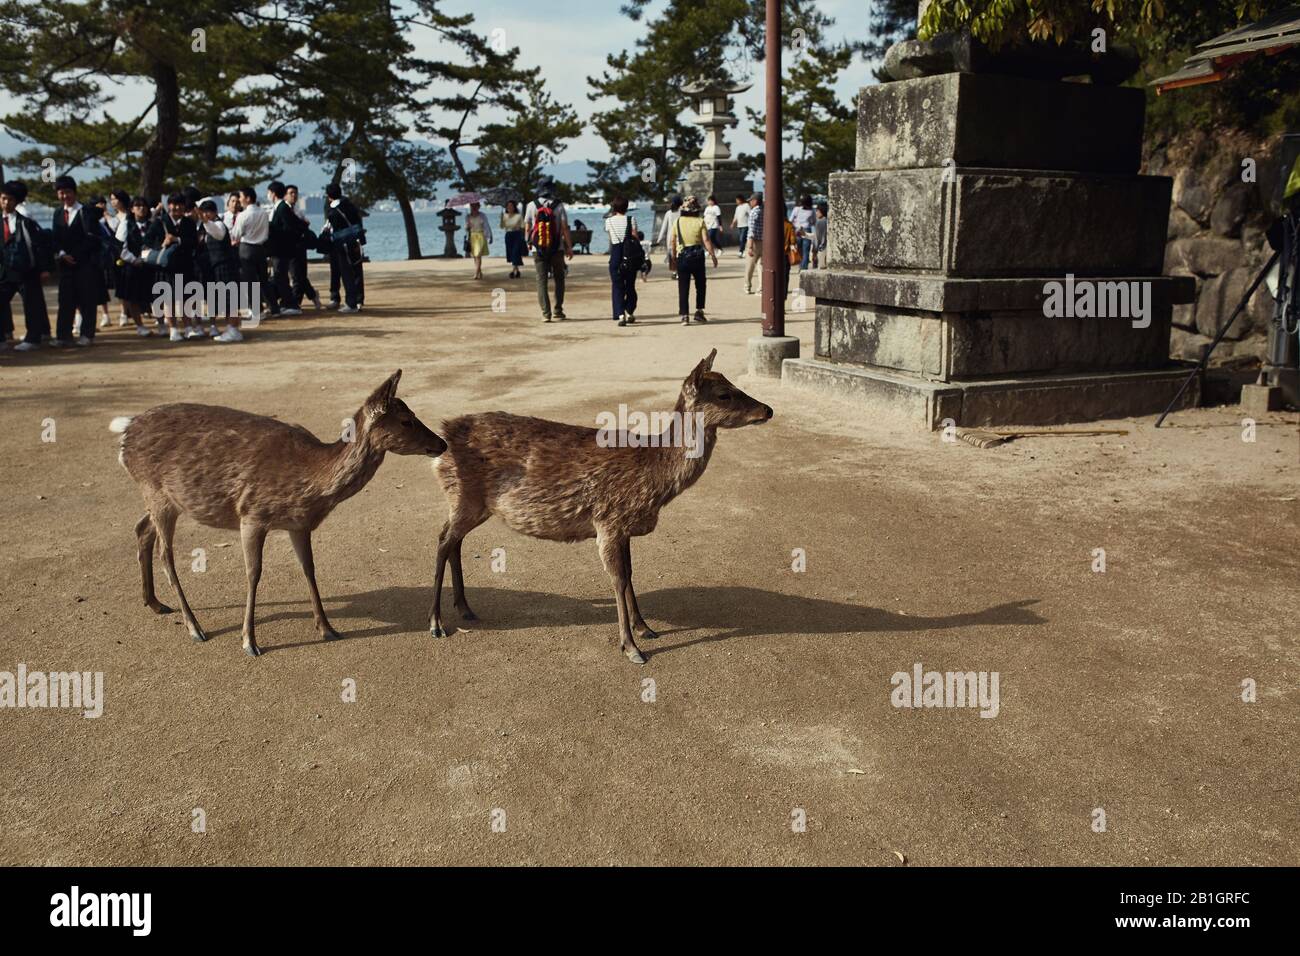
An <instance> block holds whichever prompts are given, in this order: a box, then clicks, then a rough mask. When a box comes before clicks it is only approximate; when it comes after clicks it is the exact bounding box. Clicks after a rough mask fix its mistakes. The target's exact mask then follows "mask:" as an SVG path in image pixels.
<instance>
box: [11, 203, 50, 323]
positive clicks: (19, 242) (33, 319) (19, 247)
mask: <svg viewBox="0 0 1300 956" xmlns="http://www.w3.org/2000/svg"><path fill="white" fill-rule="evenodd" d="M0 220H2V221H0V341H8V339H9V337H10V336H11V335H12V334H13V332H14V318H13V308H12V301H13V297H14V293H18V295H19V296H20V297H21V298H22V303H23V319H24V321H25V322H26V323H27V331H26V334H24V335H23V341H24V342H29V343H31V344H32V345H40V344H41V340H42V338H44V337H46V336H48V335H49V334H50V316H49V313H48V312H47V311H46V310H45V292H44V290H42V288H41V273H42V272H48V271H49V270H50V269H51V268H52V264H51V263H49V262H45V261H42V260H44V259H45V258H46V257H47V256H48V249H46V248H45V246H44V243H43V242H42V241H41V239H40V227H39V226H37V225H36V223H35V221H34V220H32V219H30V218H28V217H27V216H24V215H22V214H21V213H17V212H12V213H9V214H7V215H6V214H4V213H0Z"/></svg>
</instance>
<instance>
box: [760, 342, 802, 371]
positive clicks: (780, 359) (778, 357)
mask: <svg viewBox="0 0 1300 956" xmlns="http://www.w3.org/2000/svg"><path fill="white" fill-rule="evenodd" d="M798 357H799V339H798V338H797V337H795V336H793V335H756V336H754V337H753V338H751V339H749V374H750V375H763V376H766V377H767V378H780V377H781V365H782V363H784V362H785V360H786V359H791V358H798Z"/></svg>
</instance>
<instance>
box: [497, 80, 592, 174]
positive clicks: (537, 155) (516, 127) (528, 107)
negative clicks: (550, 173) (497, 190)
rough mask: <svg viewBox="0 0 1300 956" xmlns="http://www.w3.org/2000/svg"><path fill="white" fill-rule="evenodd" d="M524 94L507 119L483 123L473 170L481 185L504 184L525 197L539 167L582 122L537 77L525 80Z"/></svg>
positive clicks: (550, 159)
mask: <svg viewBox="0 0 1300 956" xmlns="http://www.w3.org/2000/svg"><path fill="white" fill-rule="evenodd" d="M526 95H527V100H526V102H525V108H524V109H523V110H522V111H521V112H520V113H519V114H518V115H517V116H515V117H514V118H513V119H512V120H511V121H510V122H509V123H488V124H486V125H484V127H483V129H482V130H481V131H480V133H479V141H480V142H482V143H483V144H485V145H484V146H483V147H482V149H481V150H480V152H479V154H478V166H477V168H476V169H475V170H474V178H475V180H476V181H477V182H478V183H480V184H481V185H482V186H484V187H489V186H508V187H510V188H513V189H515V190H517V191H518V192H519V193H520V194H521V195H523V196H524V197H525V198H527V197H528V196H530V195H531V194H532V192H533V189H534V187H535V186H536V184H537V181H538V178H539V177H540V175H541V171H542V167H544V166H546V165H547V164H549V163H553V162H555V159H556V157H557V156H558V155H559V154H560V153H561V152H562V151H563V149H564V144H565V143H566V142H567V141H568V140H571V139H573V138H574V137H576V136H578V135H579V134H581V133H582V126H583V124H582V121H581V120H579V119H578V114H577V113H575V112H574V111H573V110H572V109H570V108H569V107H568V106H566V105H564V104H562V103H557V102H556V101H555V100H554V99H553V98H552V97H551V95H550V94H549V93H548V92H546V86H545V84H544V82H543V81H542V80H541V79H540V78H538V77H533V78H532V79H530V80H529V81H528V84H527V86H526ZM560 186H561V184H558V183H557V187H560ZM567 188H569V189H571V188H572V187H567ZM561 191H562V192H563V191H564V188H561Z"/></svg>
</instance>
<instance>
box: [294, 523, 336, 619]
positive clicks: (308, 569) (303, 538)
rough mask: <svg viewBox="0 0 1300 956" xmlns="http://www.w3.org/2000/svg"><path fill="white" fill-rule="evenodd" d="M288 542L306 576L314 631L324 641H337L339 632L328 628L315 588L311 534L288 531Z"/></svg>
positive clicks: (314, 563) (318, 593)
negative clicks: (290, 542) (314, 619)
mask: <svg viewBox="0 0 1300 956" xmlns="http://www.w3.org/2000/svg"><path fill="white" fill-rule="evenodd" d="M289 540H290V541H292V542H293V550H294V553H295V554H296V555H298V563H299V564H301V565H302V573H303V574H304V575H306V576H307V588H308V590H309V591H311V610H312V613H313V614H315V615H316V631H317V633H319V634H320V636H321V639H322V640H325V641H333V640H337V639H338V637H339V632H338V631H336V630H334V628H332V627H330V622H329V618H327V617H326V616H325V607H324V605H322V604H321V602H320V591H319V590H318V589H317V588H316V560H315V558H313V557H312V553H311V532H310V531H290V532H289Z"/></svg>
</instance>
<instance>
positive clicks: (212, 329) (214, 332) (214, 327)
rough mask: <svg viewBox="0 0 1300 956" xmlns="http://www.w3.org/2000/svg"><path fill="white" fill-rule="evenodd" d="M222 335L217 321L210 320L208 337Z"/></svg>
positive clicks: (213, 337)
mask: <svg viewBox="0 0 1300 956" xmlns="http://www.w3.org/2000/svg"><path fill="white" fill-rule="evenodd" d="M220 335H221V333H219V332H218V331H217V323H215V322H209V323H208V338H210V339H215V338H219V337H220Z"/></svg>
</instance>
